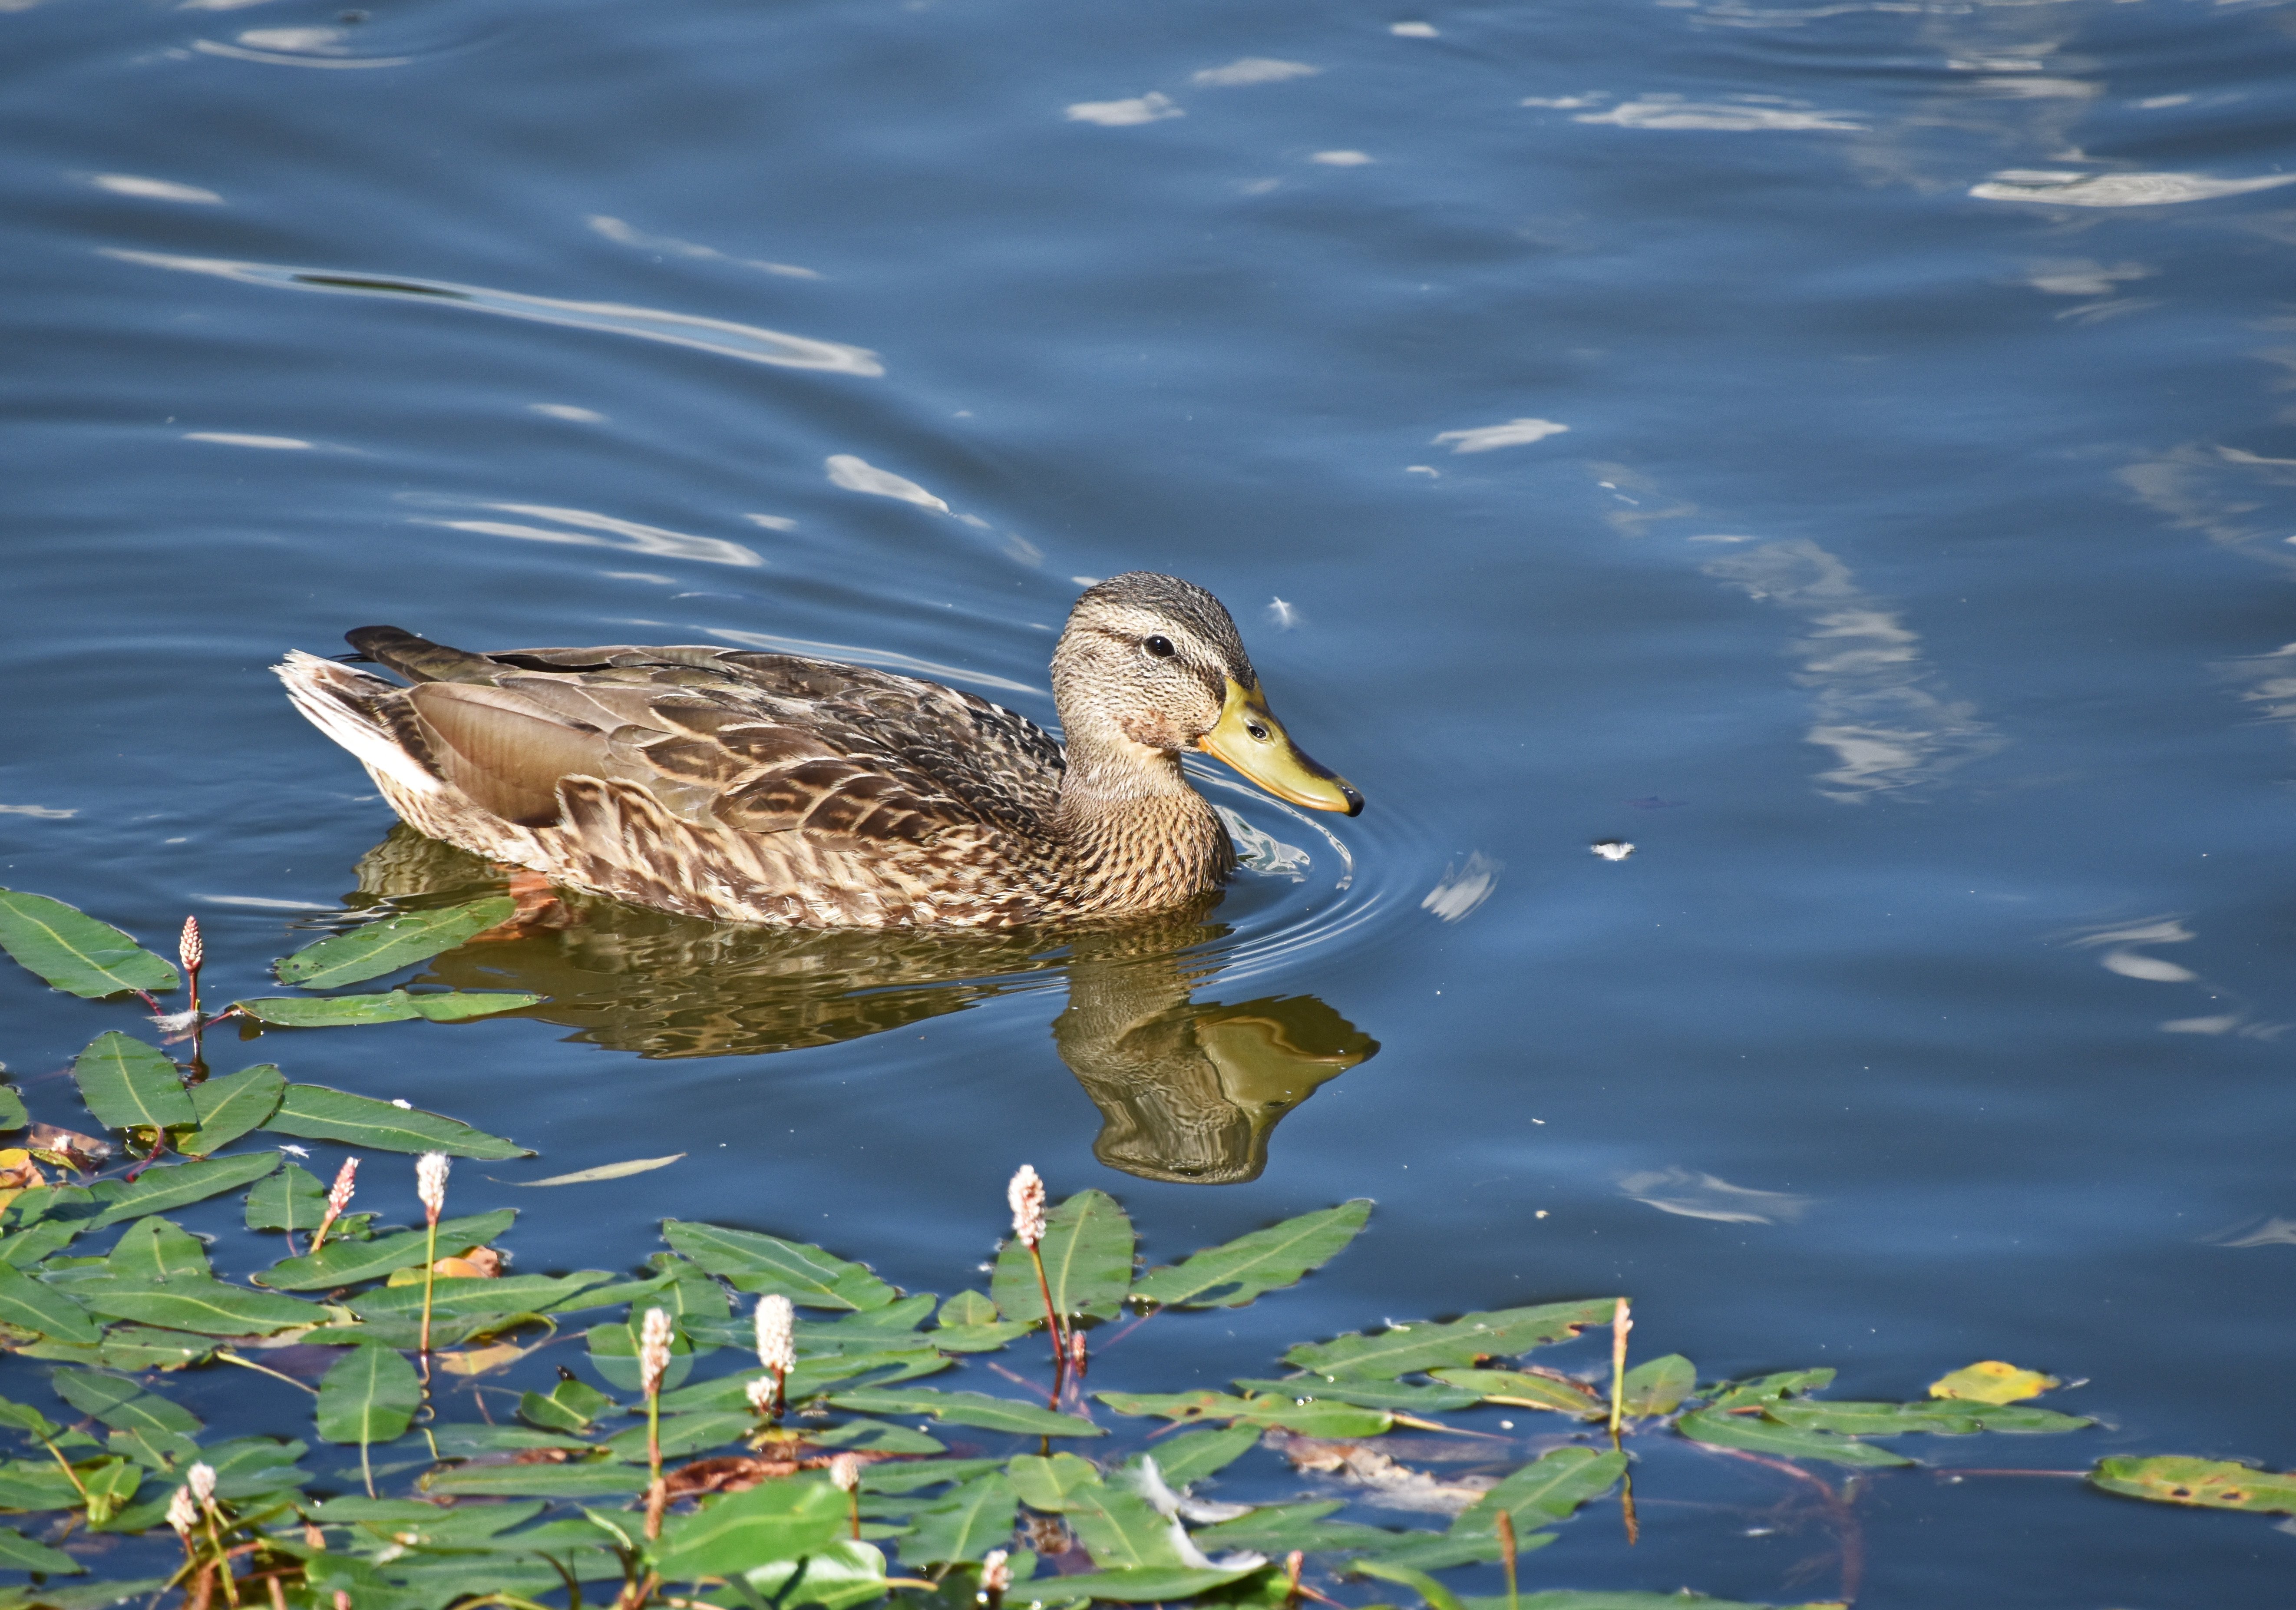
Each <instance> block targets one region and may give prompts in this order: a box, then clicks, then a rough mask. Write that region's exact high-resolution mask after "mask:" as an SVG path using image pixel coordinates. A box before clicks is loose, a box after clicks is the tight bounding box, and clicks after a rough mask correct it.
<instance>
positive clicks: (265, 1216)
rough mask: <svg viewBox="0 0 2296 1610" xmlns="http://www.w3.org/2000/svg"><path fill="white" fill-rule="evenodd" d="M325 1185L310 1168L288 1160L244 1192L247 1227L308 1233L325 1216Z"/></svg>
mask: <svg viewBox="0 0 2296 1610" xmlns="http://www.w3.org/2000/svg"><path fill="white" fill-rule="evenodd" d="M326 1212H327V1187H325V1186H323V1185H321V1184H320V1183H319V1181H318V1179H317V1177H316V1176H315V1175H314V1174H313V1173H312V1172H311V1171H310V1170H308V1169H306V1168H301V1167H299V1166H298V1165H296V1164H294V1163H289V1164H288V1165H287V1166H286V1167H285V1168H283V1169H282V1170H280V1171H278V1172H277V1173H276V1174H273V1175H269V1176H267V1177H266V1178H265V1179H259V1180H258V1181H257V1182H256V1186H255V1188H254V1189H253V1190H251V1191H250V1192H248V1194H247V1228H249V1229H251V1230H288V1231H291V1232H293V1233H295V1234H298V1235H305V1236H307V1235H309V1234H310V1233H311V1232H312V1231H313V1230H315V1229H317V1228H319V1220H322V1219H324V1217H326Z"/></svg>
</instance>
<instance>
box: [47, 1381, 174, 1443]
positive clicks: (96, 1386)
mask: <svg viewBox="0 0 2296 1610" xmlns="http://www.w3.org/2000/svg"><path fill="white" fill-rule="evenodd" d="M48 1384H49V1385H50V1386H52V1387H53V1388H54V1389H55V1394H56V1396H58V1397H60V1398H61V1399H62V1400H63V1401H65V1402H67V1403H69V1404H70V1405H71V1406H72V1407H73V1408H74V1409H78V1410H79V1411H80V1413H82V1414H84V1415H93V1416H94V1417H95V1418H97V1419H99V1420H101V1421H102V1422H103V1423H104V1424H105V1425H109V1426H111V1428H112V1429H114V1430H115V1431H144V1432H155V1433H168V1434H171V1435H174V1436H179V1437H193V1436H197V1435H198V1434H199V1433H201V1431H202V1430H204V1429H206V1428H205V1427H204V1426H203V1425H201V1423H200V1417H198V1416H197V1415H195V1414H193V1412H192V1411H191V1410H190V1409H185V1408H184V1406H183V1405H182V1404H180V1403H176V1402H173V1401H169V1400H168V1399H166V1398H163V1397H161V1396H160V1394H159V1393H157V1392H145V1391H144V1390H143V1388H142V1387H140V1386H138V1385H136V1384H135V1382H133V1381H123V1380H121V1379H120V1378H119V1376H100V1375H97V1374H95V1373H94V1372H93V1371H91V1370H85V1369H60V1370H58V1371H56V1372H55V1374H53V1376H49V1377H48Z"/></svg>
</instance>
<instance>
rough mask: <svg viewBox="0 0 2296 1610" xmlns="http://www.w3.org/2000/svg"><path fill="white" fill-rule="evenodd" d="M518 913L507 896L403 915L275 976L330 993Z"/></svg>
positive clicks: (303, 957) (326, 946) (331, 941)
mask: <svg viewBox="0 0 2296 1610" xmlns="http://www.w3.org/2000/svg"><path fill="white" fill-rule="evenodd" d="M517 909H518V902H517V901H516V900H514V899H511V898H510V897H509V896H508V895H489V896H488V897H487V898H486V899H480V900H472V901H471V902H470V903H469V904H467V905H463V906H448V907H445V908H440V909H439V910H435V911H409V912H406V913H404V914H402V915H401V916H390V917H385V918H383V920H382V921H381V922H379V923H369V924H366V925H365V926H364V927H360V928H354V929H352V930H351V931H350V932H348V933H338V934H333V935H331V936H330V937H328V938H326V939H323V940H321V941H319V942H318V943H317V944H316V945H306V946H305V947H304V948H303V949H300V950H298V951H297V952H295V954H294V955H292V956H291V957H287V958H286V959H285V960H284V961H282V962H281V963H280V964H279V965H278V966H277V968H276V969H275V971H276V972H277V973H278V974H279V982H281V983H283V984H300V985H302V986H303V987H304V988H305V989H307V990H332V989H336V988H338V987H340V986H341V985H344V984H356V983H359V982H363V981H365V980H366V979H370V978H381V976H382V975H383V974H384V973H396V972H397V971H398V969H399V968H401V967H404V966H407V965H411V964H412V963H414V962H419V961H422V960H424V959H426V958H427V957H433V956H437V955H438V954H439V952H441V951H444V950H452V949H455V947H456V946H457V945H460V944H462V943H463V941H466V940H468V939H469V938H470V937H471V935H473V934H476V933H481V932H485V931H486V930H487V929H488V928H492V927H494V926H495V925H496V924H498V923H503V922H506V921H508V920H509V918H510V916H511V915H512V913H513V912H515V911H516V910H517Z"/></svg>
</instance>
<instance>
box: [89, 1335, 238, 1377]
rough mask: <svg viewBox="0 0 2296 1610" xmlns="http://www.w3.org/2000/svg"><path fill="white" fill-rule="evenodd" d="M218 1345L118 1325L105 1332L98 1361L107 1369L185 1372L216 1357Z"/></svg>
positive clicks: (99, 1349) (139, 1372)
mask: <svg viewBox="0 0 2296 1610" xmlns="http://www.w3.org/2000/svg"><path fill="white" fill-rule="evenodd" d="M215 1351H216V1348H215V1343H211V1342H203V1341H200V1340H197V1339H195V1338H193V1337H191V1336H188V1335H184V1333H183V1332H181V1331H168V1330H152V1329H150V1328H149V1327H144V1326H141V1325H115V1326H113V1327H111V1328H110V1329H109V1330H107V1331H105V1332H104V1333H103V1345H102V1346H101V1347H99V1348H97V1349H96V1361H97V1362H98V1363H100V1364H102V1366H103V1367H104V1368H106V1369H126V1370H133V1371H135V1372H136V1373H137V1374H139V1375H140V1374H141V1373H142V1372H143V1371H144V1370H147V1369H184V1368H189V1367H190V1366H192V1365H194V1364H204V1363H206V1362H207V1361H208V1360H209V1359H211V1358H213V1357H214V1356H215Z"/></svg>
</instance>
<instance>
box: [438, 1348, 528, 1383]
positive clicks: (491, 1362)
mask: <svg viewBox="0 0 2296 1610" xmlns="http://www.w3.org/2000/svg"><path fill="white" fill-rule="evenodd" d="M528 1351H529V1350H527V1349H526V1348H523V1347H521V1346H520V1345H519V1344H518V1343H515V1342H504V1343H498V1344H497V1345H496V1346H493V1347H474V1348H471V1349H469V1350H468V1351H463V1352H458V1353H439V1355H437V1357H438V1360H439V1368H441V1369H447V1370H452V1371H453V1372H454V1373H455V1374H456V1375H458V1376H483V1375H485V1374H487V1373H488V1371H489V1370H496V1369H502V1368H506V1367H508V1366H510V1365H512V1364H515V1363H517V1362H518V1361H519V1360H520V1359H523V1358H524V1357H526V1355H527V1352H528Z"/></svg>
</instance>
